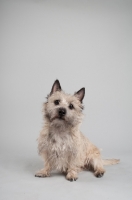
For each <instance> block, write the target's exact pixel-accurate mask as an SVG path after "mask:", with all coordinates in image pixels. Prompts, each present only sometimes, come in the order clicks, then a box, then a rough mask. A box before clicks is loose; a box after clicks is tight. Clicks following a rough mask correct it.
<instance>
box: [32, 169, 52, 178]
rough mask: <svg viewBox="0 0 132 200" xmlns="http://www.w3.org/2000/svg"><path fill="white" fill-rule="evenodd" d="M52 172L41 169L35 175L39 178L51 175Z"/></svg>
mask: <svg viewBox="0 0 132 200" xmlns="http://www.w3.org/2000/svg"><path fill="white" fill-rule="evenodd" d="M49 176H50V174H49V173H48V172H42V171H39V172H37V173H36V174H35V177H39V178H44V177H49Z"/></svg>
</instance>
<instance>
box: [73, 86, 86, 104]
mask: <svg viewBox="0 0 132 200" xmlns="http://www.w3.org/2000/svg"><path fill="white" fill-rule="evenodd" d="M74 95H75V96H76V97H77V98H78V99H79V101H81V102H82V100H83V98H84V95H85V88H81V89H80V90H79V91H78V92H75V94H74Z"/></svg>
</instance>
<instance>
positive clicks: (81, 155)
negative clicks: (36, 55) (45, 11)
mask: <svg viewBox="0 0 132 200" xmlns="http://www.w3.org/2000/svg"><path fill="white" fill-rule="evenodd" d="M84 94H85V88H82V89H81V90H79V91H78V92H76V93H75V94H74V95H70V94H66V93H64V92H63V91H62V90H61V86H60V83H59V81H58V80H56V81H55V82H54V84H53V86H52V89H51V92H50V95H48V97H47V102H46V103H44V120H45V125H44V127H43V129H42V131H41V132H40V136H39V138H38V150H39V154H40V155H41V156H42V157H43V159H44V162H45V165H44V168H43V169H42V170H40V171H39V172H37V173H36V174H35V176H37V177H47V176H50V172H51V171H52V170H54V169H56V170H59V171H61V172H63V173H64V174H65V175H66V179H67V180H70V181H75V180H77V178H78V172H79V171H81V170H84V169H87V170H91V171H93V172H94V174H95V176H96V177H102V176H103V174H104V172H105V170H104V165H110V164H116V163H118V162H119V160H117V159H111V160H103V159H102V158H101V155H100V151H99V149H98V148H97V147H96V146H94V145H93V144H92V143H91V142H90V141H89V140H88V139H87V138H86V137H85V136H84V135H83V134H82V133H81V132H80V130H79V128H80V124H81V122H82V118H83V113H82V110H83V105H82V100H83V98H84Z"/></svg>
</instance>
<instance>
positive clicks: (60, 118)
mask: <svg viewBox="0 0 132 200" xmlns="http://www.w3.org/2000/svg"><path fill="white" fill-rule="evenodd" d="M56 119H58V120H63V121H64V120H65V118H64V117H63V116H55V117H53V118H52V119H51V121H54V120H56Z"/></svg>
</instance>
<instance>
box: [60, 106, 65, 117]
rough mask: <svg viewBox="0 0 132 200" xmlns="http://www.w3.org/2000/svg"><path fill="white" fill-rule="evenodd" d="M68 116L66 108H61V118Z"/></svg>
mask: <svg viewBox="0 0 132 200" xmlns="http://www.w3.org/2000/svg"><path fill="white" fill-rule="evenodd" d="M65 114H66V109H65V108H59V116H60V117H63V116H64V115H65Z"/></svg>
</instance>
